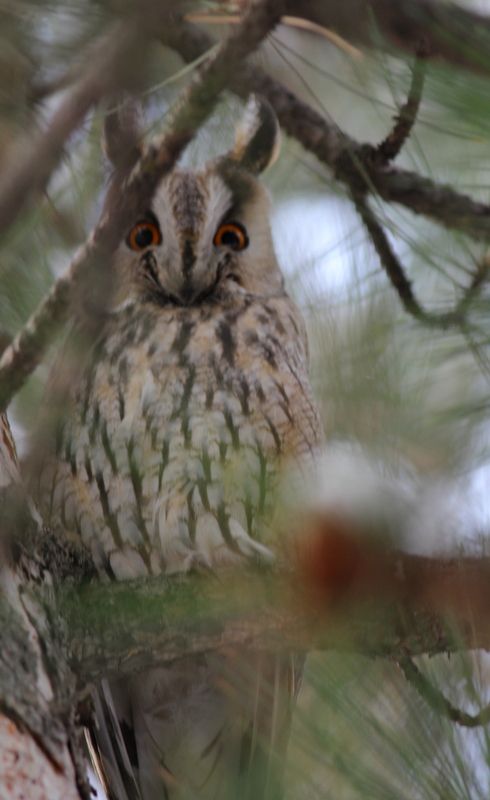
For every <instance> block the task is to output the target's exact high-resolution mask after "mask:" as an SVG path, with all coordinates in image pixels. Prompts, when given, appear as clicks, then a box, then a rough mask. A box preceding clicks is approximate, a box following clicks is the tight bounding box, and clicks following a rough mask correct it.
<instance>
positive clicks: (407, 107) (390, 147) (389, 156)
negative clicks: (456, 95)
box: [374, 46, 427, 165]
mask: <svg viewBox="0 0 490 800" xmlns="http://www.w3.org/2000/svg"><path fill="white" fill-rule="evenodd" d="M426 57H427V53H426V52H425V48H422V46H421V47H420V48H419V53H418V54H417V58H416V59H415V63H414V65H413V68H412V81H411V84H410V90H409V92H408V97H407V101H406V103H405V104H404V105H403V106H402V107H401V109H400V113H399V114H398V115H397V117H395V125H394V126H393V129H392V130H391V131H390V133H389V134H388V136H387V137H386V139H384V140H383V141H382V142H381V143H380V144H379V145H378V147H377V148H376V150H375V153H374V160H375V162H376V161H377V160H379V162H378V163H379V164H380V165H381V164H387V163H388V162H389V161H393V159H394V158H396V156H397V155H398V154H399V153H400V151H401V149H402V147H403V145H404V144H405V142H406V140H407V139H408V137H409V136H410V133H411V131H412V128H413V125H414V123H415V120H416V118H417V114H418V111H419V107H420V101H421V99H422V91H423V88H424V78H425V69H426V64H427V62H426Z"/></svg>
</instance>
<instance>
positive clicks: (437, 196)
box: [161, 23, 490, 241]
mask: <svg viewBox="0 0 490 800" xmlns="http://www.w3.org/2000/svg"><path fill="white" fill-rule="evenodd" d="M161 38H162V41H163V43H164V44H166V45H168V46H169V47H172V48H173V49H175V50H177V52H179V53H180V55H181V56H182V58H184V60H185V61H187V62H192V61H194V60H195V59H196V58H198V57H199V56H201V55H202V54H203V53H205V52H206V51H207V50H209V49H210V48H211V47H213V45H214V44H215V42H214V40H213V39H212V37H210V36H209V35H208V34H207V33H206V32H205V31H202V30H200V29H199V28H198V27H197V26H195V25H192V24H190V23H181V24H176V25H172V26H169V27H168V28H167V29H166V30H165V32H164V34H162V37H161ZM230 88H231V89H232V90H233V91H234V92H236V94H238V95H239V96H240V97H246V96H247V95H248V94H249V93H250V92H258V93H259V94H262V95H264V97H266V98H267V99H268V101H269V103H270V104H271V105H272V107H273V108H274V110H275V112H276V114H277V117H278V119H279V122H280V124H281V126H282V128H283V129H284V130H285V132H286V133H287V134H288V135H289V136H292V137H294V138H295V139H297V141H298V142H300V144H302V145H303V147H304V148H305V149H306V150H308V151H309V152H311V153H313V154H314V155H315V156H316V157H317V158H318V159H319V161H321V162H322V163H323V164H325V165H326V166H327V167H328V168H329V169H331V170H336V167H337V164H338V160H339V158H340V157H342V155H344V156H345V157H347V158H349V159H355V160H357V161H358V162H359V163H362V164H363V168H364V169H365V171H366V175H367V176H368V178H369V186H368V191H369V192H373V193H374V192H375V193H376V194H378V195H379V196H380V198H381V199H382V200H385V201H386V202H388V203H392V202H394V203H399V204H401V205H403V206H405V207H406V208H409V209H410V210H411V211H413V212H414V213H415V214H421V215H423V216H425V217H428V218H430V219H432V220H433V221H434V222H436V223H438V224H439V225H443V226H444V227H446V228H449V229H455V230H459V231H461V232H462V233H465V234H467V235H469V236H472V237H473V238H474V239H476V240H480V241H482V240H483V241H488V240H489V239H490V205H487V204H485V203H480V202H477V201H475V200H473V199H472V198H471V197H469V196H468V195H464V194H460V193H459V192H456V191H455V190H454V189H453V188H452V187H451V186H447V185H443V184H438V183H435V182H434V181H432V180H430V178H424V177H422V176H420V175H417V174H416V173H415V172H409V171H407V170H404V169H399V168H396V167H393V166H389V167H388V166H379V165H376V164H375V163H373V160H372V153H373V148H372V146H369V148H366V147H365V146H364V145H362V144H359V143H358V142H356V141H355V140H354V139H352V138H351V137H349V136H347V134H345V133H343V132H342V131H341V130H339V128H338V127H337V126H335V125H332V124H330V123H329V122H327V121H326V120H325V119H324V118H323V117H322V116H321V115H320V114H319V113H318V112H317V111H315V110H314V109H313V108H311V107H310V106H309V105H308V104H307V103H305V102H303V101H302V100H300V99H299V98H298V97H297V96H296V95H294V94H293V93H292V92H290V91H289V90H288V89H286V88H285V87H284V86H283V85H282V84H281V83H279V81H276V80H274V79H273V78H271V77H269V75H267V73H266V72H264V70H262V69H260V67H257V66H255V65H251V64H245V65H243V66H242V67H241V68H240V70H239V71H238V72H237V74H236V76H235V77H234V78H233V80H232V81H230Z"/></svg>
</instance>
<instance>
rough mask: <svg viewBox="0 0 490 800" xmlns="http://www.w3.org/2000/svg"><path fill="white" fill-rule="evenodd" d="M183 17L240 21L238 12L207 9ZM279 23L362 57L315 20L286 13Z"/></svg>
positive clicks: (219, 22)
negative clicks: (320, 37)
mask: <svg viewBox="0 0 490 800" xmlns="http://www.w3.org/2000/svg"><path fill="white" fill-rule="evenodd" d="M184 19H185V20H186V21H187V22H196V23H198V24H199V23H200V24H201V25H202V24H204V25H229V24H236V23H238V22H240V19H241V17H240V15H239V14H217V13H215V12H213V11H212V10H211V9H208V10H207V11H206V10H203V11H190V12H189V13H188V14H184ZM281 25H286V26H287V27H290V28H297V29H298V30H302V31H306V32H307V33H314V34H317V35H318V36H322V37H323V38H324V39H326V40H327V41H329V42H331V44H333V45H335V47H338V48H339V50H343V51H344V52H345V53H347V55H349V56H351V58H354V59H359V58H362V53H361V51H360V50H358V49H357V47H353V46H352V45H351V44H349V42H346V41H345V39H342V37H341V36H338V34H336V33H335V32H334V31H332V30H330V29H329V28H325V27H324V26H323V25H318V24H317V23H316V22H310V20H307V19H302V18H301V17H290V16H288V15H287V14H286V15H284V16H283V17H281Z"/></svg>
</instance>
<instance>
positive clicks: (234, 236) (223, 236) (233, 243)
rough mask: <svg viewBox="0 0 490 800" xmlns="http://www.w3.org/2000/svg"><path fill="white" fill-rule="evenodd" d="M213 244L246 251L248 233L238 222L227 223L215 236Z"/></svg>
mask: <svg viewBox="0 0 490 800" xmlns="http://www.w3.org/2000/svg"><path fill="white" fill-rule="evenodd" d="M213 244H215V245H218V246H223V247H231V249H232V250H244V249H245V247H247V245H248V236H247V232H246V230H245V228H244V227H243V225H240V224H239V223H238V222H225V223H224V224H223V225H220V226H219V228H218V230H217V231H216V233H215V234H214V239H213Z"/></svg>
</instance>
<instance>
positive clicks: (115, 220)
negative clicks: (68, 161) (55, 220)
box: [0, 0, 285, 409]
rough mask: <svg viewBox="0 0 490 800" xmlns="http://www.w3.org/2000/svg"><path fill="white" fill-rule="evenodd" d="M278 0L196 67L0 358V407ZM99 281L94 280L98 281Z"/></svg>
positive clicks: (264, 29) (269, 21)
mask: <svg viewBox="0 0 490 800" xmlns="http://www.w3.org/2000/svg"><path fill="white" fill-rule="evenodd" d="M284 2H285V0H262V2H260V3H256V4H254V5H253V6H252V7H251V9H250V11H249V12H248V13H247V14H246V15H245V17H244V19H243V21H242V24H241V25H240V26H238V27H237V28H236V29H235V30H233V31H232V33H231V34H230V36H229V37H228V38H227V39H225V41H224V42H223V43H222V45H221V46H220V47H219V49H218V50H217V51H215V53H214V54H213V55H212V56H210V58H209V59H208V60H207V61H206V62H205V63H204V64H203V65H202V67H201V68H200V70H199V72H198V73H197V75H196V77H195V78H194V80H192V81H191V83H190V84H189V86H188V87H187V88H186V90H185V91H184V92H183V93H182V95H181V98H180V100H179V101H178V102H177V103H176V105H175V108H174V110H173V113H172V114H171V115H170V119H169V121H168V124H167V125H166V128H165V130H164V132H163V134H161V135H160V136H158V137H157V138H156V139H155V140H154V141H153V142H151V143H150V145H149V146H148V147H147V148H146V150H145V151H144V153H143V155H142V157H141V158H140V160H139V162H138V163H137V164H136V166H135V168H134V169H133V171H132V173H131V176H130V177H129V179H128V181H127V185H126V186H125V191H124V192H123V193H120V197H119V200H118V202H117V203H116V202H114V205H113V207H111V208H109V209H108V211H107V212H106V213H105V214H104V215H103V217H102V219H101V221H100V222H99V224H98V226H97V227H96V228H95V230H94V231H93V232H92V234H91V236H90V238H89V239H88V241H87V242H86V244H85V245H84V246H83V247H82V248H81V250H80V251H79V252H78V254H77V256H76V257H75V259H74V261H73V262H72V264H71V265H70V267H69V268H68V270H67V272H66V273H65V274H64V275H63V276H62V277H61V278H60V279H59V280H58V281H57V282H56V283H55V285H54V286H53V288H52V289H51V291H50V292H49V293H48V295H47V296H46V298H45V299H44V300H43V302H42V303H41V305H40V307H39V308H38V310H37V311H36V312H35V313H34V314H33V316H32V317H31V318H30V319H29V320H28V322H27V324H26V325H25V326H24V328H23V329H22V330H21V331H20V333H19V334H18V335H17V336H16V337H15V339H14V341H13V342H12V344H11V345H10V346H9V347H8V348H7V350H6V352H5V353H4V355H3V357H2V359H1V360H0V409H5V408H6V407H7V405H8V403H9V402H10V400H11V398H12V397H13V396H14V394H15V393H16V392H17V391H18V390H19V389H20V387H21V386H22V385H23V383H24V382H25V380H26V378H27V377H28V376H29V375H30V374H31V372H32V371H33V370H34V369H35V367H36V366H37V364H38V363H39V362H40V360H41V358H42V357H43V355H44V352H45V350H46V347H47V345H48V343H49V342H50V341H51V339H52V337H53V336H54V334H55V332H56V330H57V329H58V327H59V326H60V325H61V324H62V323H63V322H64V321H65V320H66V318H67V316H68V314H69V313H70V308H71V305H72V303H73V302H74V301H75V300H80V287H81V284H82V282H83V281H84V280H85V281H86V280H87V278H88V277H89V276H93V277H94V278H96V276H97V272H102V274H103V275H104V273H105V275H107V272H108V268H107V264H108V263H109V262H110V258H111V255H112V253H113V251H114V250H115V248H116V247H117V245H118V244H119V242H120V240H121V239H122V237H123V236H124V233H125V232H126V230H127V229H128V227H129V225H130V224H131V222H132V221H133V220H134V219H136V218H137V217H138V214H139V213H141V212H142V211H144V210H145V209H146V208H148V205H149V203H150V202H151V198H152V196H153V193H154V191H155V189H156V187H157V186H158V184H159V183H160V181H161V180H162V178H163V177H164V176H165V175H166V174H167V173H168V172H170V170H171V169H172V168H173V166H174V165H175V162H176V161H177V159H178V157H179V156H180V154H181V153H182V152H183V150H184V148H185V147H186V146H187V144H188V143H189V142H190V140H191V139H192V137H193V136H194V134H195V132H196V130H197V129H198V127H199V126H200V125H201V124H202V123H203V122H204V120H205V119H206V117H207V116H208V114H209V113H210V112H211V110H212V109H213V107H214V105H215V103H216V102H217V100H218V96H219V93H220V91H221V90H222V89H223V88H224V87H225V86H226V85H227V83H228V81H229V80H230V79H231V77H232V75H233V74H234V72H235V70H236V69H237V67H238V65H239V63H240V61H241V60H242V59H244V58H245V57H246V56H247V55H248V54H249V53H251V52H252V51H253V50H254V49H255V48H256V47H257V45H258V44H259V43H260V41H261V40H262V39H263V38H264V37H265V36H266V35H267V34H268V32H269V31H270V30H271V29H272V28H273V27H274V26H275V25H276V24H277V23H278V21H279V19H280V16H281V13H282V11H283V6H284ZM99 283H100V280H99Z"/></svg>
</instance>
